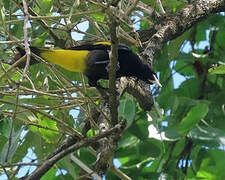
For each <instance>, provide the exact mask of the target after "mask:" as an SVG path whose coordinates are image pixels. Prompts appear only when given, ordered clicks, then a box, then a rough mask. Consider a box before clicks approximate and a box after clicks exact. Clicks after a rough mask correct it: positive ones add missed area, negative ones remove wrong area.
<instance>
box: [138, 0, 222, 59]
mask: <svg viewBox="0 0 225 180" xmlns="http://www.w3.org/2000/svg"><path fill="white" fill-rule="evenodd" d="M221 11H225V0H211V1H205V0H197V1H195V2H194V3H193V4H191V5H188V6H186V7H185V8H183V9H182V10H180V11H178V12H177V13H175V14H172V15H166V16H164V19H162V20H161V21H160V22H161V23H160V24H159V25H157V26H159V27H160V28H158V29H157V28H155V29H157V30H156V31H155V33H154V30H152V29H151V30H149V31H150V32H149V33H151V34H152V33H154V34H153V35H152V36H151V38H150V39H148V38H149V37H146V36H145V37H143V36H141V37H140V38H141V40H142V41H147V43H146V45H147V48H146V49H145V51H144V52H143V55H144V56H145V57H147V58H148V60H149V62H150V61H152V60H153V58H154V56H155V55H156V53H157V52H159V50H160V49H161V48H162V46H163V44H164V43H166V42H167V41H169V40H172V39H174V38H176V37H178V36H179V35H181V34H182V33H184V32H185V31H187V30H188V29H189V28H191V27H192V26H193V25H195V24H196V23H198V22H200V21H201V20H202V19H204V18H206V17H207V16H209V15H210V14H212V13H216V12H221ZM139 33H140V34H142V31H139ZM145 33H146V30H145Z"/></svg>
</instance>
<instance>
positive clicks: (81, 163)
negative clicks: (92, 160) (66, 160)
mask: <svg viewBox="0 0 225 180" xmlns="http://www.w3.org/2000/svg"><path fill="white" fill-rule="evenodd" d="M70 159H71V160H72V161H73V162H74V163H76V164H77V165H78V166H80V167H81V168H82V169H83V170H84V171H86V172H87V173H88V174H90V175H91V176H92V177H94V178H95V179H97V180H102V178H101V177H100V176H99V175H98V174H97V173H95V172H94V171H93V170H92V169H90V168H89V167H88V166H87V165H86V164H84V163H83V162H82V161H81V160H79V159H78V158H77V157H75V156H74V155H73V154H71V155H70Z"/></svg>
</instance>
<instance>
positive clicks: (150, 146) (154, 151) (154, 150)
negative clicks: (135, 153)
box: [138, 139, 162, 157]
mask: <svg viewBox="0 0 225 180" xmlns="http://www.w3.org/2000/svg"><path fill="white" fill-rule="evenodd" d="M161 146H162V143H161V142H160V141H158V140H155V139H148V140H145V141H143V142H141V143H140V146H138V147H139V153H140V154H141V155H144V156H147V157H158V156H159V155H160V153H161V150H162V147H161Z"/></svg>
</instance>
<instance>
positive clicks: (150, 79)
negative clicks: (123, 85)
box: [140, 64, 162, 87]
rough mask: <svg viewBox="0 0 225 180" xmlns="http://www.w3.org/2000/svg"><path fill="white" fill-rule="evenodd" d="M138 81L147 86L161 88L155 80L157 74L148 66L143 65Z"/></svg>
mask: <svg viewBox="0 0 225 180" xmlns="http://www.w3.org/2000/svg"><path fill="white" fill-rule="evenodd" d="M140 79H142V80H143V81H145V82H147V83H149V84H157V85H158V86H159V87H162V85H161V84H160V82H159V80H158V79H157V74H156V73H155V71H154V70H153V69H152V67H150V66H149V65H148V64H143V72H142V77H141V78H140Z"/></svg>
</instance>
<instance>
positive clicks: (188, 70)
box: [174, 61, 195, 76]
mask: <svg viewBox="0 0 225 180" xmlns="http://www.w3.org/2000/svg"><path fill="white" fill-rule="evenodd" d="M174 70H175V71H176V72H178V73H180V74H182V75H183V76H194V75H195V72H194V71H193V68H192V66H191V65H190V64H189V63H187V62H183V61H177V62H176V65H175V66H174Z"/></svg>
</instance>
